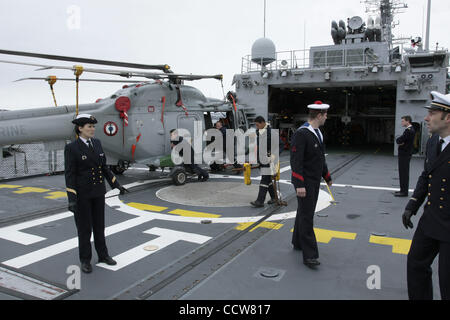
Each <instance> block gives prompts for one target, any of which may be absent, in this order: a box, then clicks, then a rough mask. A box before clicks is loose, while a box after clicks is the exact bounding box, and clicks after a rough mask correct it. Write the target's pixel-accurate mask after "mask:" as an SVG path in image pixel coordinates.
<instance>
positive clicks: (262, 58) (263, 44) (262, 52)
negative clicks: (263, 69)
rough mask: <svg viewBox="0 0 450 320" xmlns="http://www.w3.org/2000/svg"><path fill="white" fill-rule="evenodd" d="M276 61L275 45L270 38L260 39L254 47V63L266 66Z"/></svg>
mask: <svg viewBox="0 0 450 320" xmlns="http://www.w3.org/2000/svg"><path fill="white" fill-rule="evenodd" d="M275 60H276V49H275V44H274V43H273V41H272V40H270V39H268V38H260V39H258V40H256V41H255V43H254V44H253V46H252V61H253V62H254V63H257V64H260V65H262V66H266V65H268V64H270V63H272V62H274V61H275Z"/></svg>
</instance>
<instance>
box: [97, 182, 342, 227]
mask: <svg viewBox="0 0 450 320" xmlns="http://www.w3.org/2000/svg"><path fill="white" fill-rule="evenodd" d="M240 180H241V181H240V182H239V183H240V184H241V185H244V183H243V181H242V178H241V179H240ZM252 180H254V179H252ZM154 182H155V181H150V182H142V183H139V182H138V183H132V184H130V185H127V186H125V187H126V188H131V187H133V186H135V185H136V186H137V185H143V184H148V183H150V184H151V183H154ZM256 182H257V181H255V183H256ZM279 182H280V183H284V184H291V182H290V181H287V180H280V181H279ZM217 184H218V185H222V184H223V183H217ZM192 185H193V184H190V185H189V187H192ZM198 185H203V186H204V185H205V183H198ZM257 185H258V184H256V186H257ZM174 187H175V186H174ZM246 187H247V188H248V186H246ZM222 188H223V186H222ZM163 189H164V188H163ZM163 189H161V190H163ZM118 195H119V192H118V191H117V190H111V191H110V192H109V193H108V194H107V195H106V196H107V198H106V205H107V206H109V207H112V208H113V209H115V210H117V211H121V212H124V213H127V214H131V215H134V216H138V217H148V216H149V214H151V217H152V219H156V220H164V221H172V222H186V223H202V221H203V220H204V218H202V217H187V216H178V215H172V214H164V213H159V212H149V211H146V210H140V209H137V208H133V207H130V206H128V205H126V204H125V203H124V202H122V201H121V200H120V199H119V196H118ZM108 196H110V197H108ZM246 197H247V199H246V200H247V201H246V204H245V206H246V207H248V206H250V201H252V200H253V199H252V198H249V195H248V194H247V195H246ZM332 200H333V199H332V198H331V196H330V194H329V193H327V192H325V191H323V190H320V191H319V198H318V201H317V206H316V213H317V212H320V211H322V210H324V209H326V208H328V207H329V206H330V205H331V201H332ZM233 201H234V200H233ZM216 207H218V206H216ZM241 207H242V206H241ZM296 215H297V212H296V211H291V212H284V213H280V214H275V215H273V216H271V217H270V218H268V219H267V220H266V221H281V220H286V219H294V218H295V217H296ZM261 218H263V216H250V217H225V216H223V217H218V218H211V219H209V220H211V223H224V224H235V223H248V222H257V221H259V220H260V219H261Z"/></svg>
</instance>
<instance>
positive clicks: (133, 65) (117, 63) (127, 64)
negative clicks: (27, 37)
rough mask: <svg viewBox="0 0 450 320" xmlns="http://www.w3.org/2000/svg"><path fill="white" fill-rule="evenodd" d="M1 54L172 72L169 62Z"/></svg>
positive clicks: (38, 54)
mask: <svg viewBox="0 0 450 320" xmlns="http://www.w3.org/2000/svg"><path fill="white" fill-rule="evenodd" d="M0 54H5V55H14V56H22V57H32V58H40V59H49V60H59V61H70V62H78V63H89V64H98V65H105V66H113V67H125V68H135V69H147V70H150V69H153V70H161V71H163V72H164V73H171V71H170V66H169V65H167V64H164V65H147V64H140V63H130V62H120V61H109V60H100V59H88V58H79V57H68V56H59V55H51V54H42V53H34V52H23V51H12V50H2V49H0Z"/></svg>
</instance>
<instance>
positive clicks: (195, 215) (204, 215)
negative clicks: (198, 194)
mask: <svg viewBox="0 0 450 320" xmlns="http://www.w3.org/2000/svg"><path fill="white" fill-rule="evenodd" d="M169 213H171V214H176V215H179V216H183V217H191V218H220V217H221V216H220V215H218V214H211V213H204V212H196V211H189V210H181V209H176V210H172V211H170V212H169Z"/></svg>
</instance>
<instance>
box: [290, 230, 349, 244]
mask: <svg viewBox="0 0 450 320" xmlns="http://www.w3.org/2000/svg"><path fill="white" fill-rule="evenodd" d="M291 232H294V229H292V230H291ZM314 233H315V234H316V240H317V242H319V243H330V241H331V240H332V239H344V240H355V239H356V236H357V234H356V233H353V232H341V231H333V230H325V229H319V228H314Z"/></svg>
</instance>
